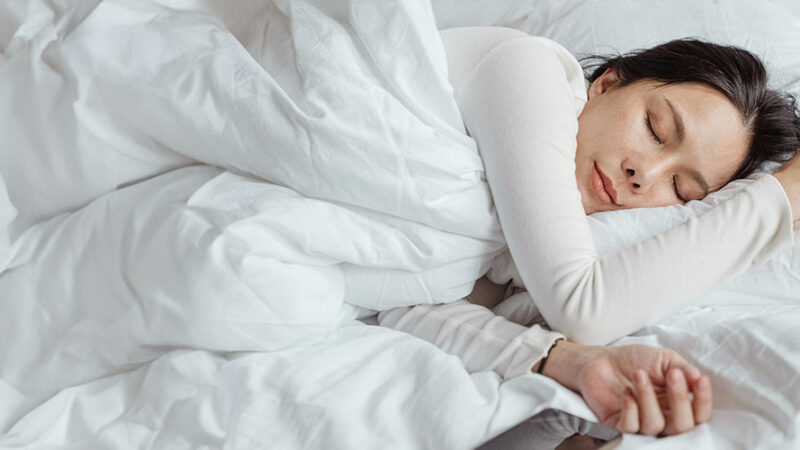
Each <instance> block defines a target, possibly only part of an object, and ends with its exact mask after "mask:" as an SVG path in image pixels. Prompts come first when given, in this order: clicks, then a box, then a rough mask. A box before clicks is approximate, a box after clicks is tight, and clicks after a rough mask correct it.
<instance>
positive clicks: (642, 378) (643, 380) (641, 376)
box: [636, 371, 647, 386]
mask: <svg viewBox="0 0 800 450" xmlns="http://www.w3.org/2000/svg"><path fill="white" fill-rule="evenodd" d="M636 382H637V383H639V384H641V385H642V386H645V385H647V375H645V373H644V372H641V371H639V372H636Z"/></svg>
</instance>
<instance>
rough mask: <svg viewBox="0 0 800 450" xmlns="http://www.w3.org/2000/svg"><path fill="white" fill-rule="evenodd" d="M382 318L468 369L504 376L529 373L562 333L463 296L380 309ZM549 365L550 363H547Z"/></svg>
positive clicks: (389, 325) (383, 321)
mask: <svg viewBox="0 0 800 450" xmlns="http://www.w3.org/2000/svg"><path fill="white" fill-rule="evenodd" d="M378 323H379V324H380V325H382V326H388V327H391V328H394V329H396V330H400V331H403V332H406V333H409V334H412V335H414V336H417V337H419V338H421V339H424V340H426V341H428V342H431V343H433V344H434V345H436V346H437V347H439V348H440V349H442V350H443V351H445V352H447V353H450V354H453V355H456V356H458V357H459V358H460V359H461V360H462V362H463V363H464V366H465V368H466V369H467V371H469V372H470V373H474V372H480V371H484V370H493V371H495V372H497V373H498V374H499V375H500V376H501V377H503V378H504V379H510V378H514V377H517V376H520V375H524V374H527V373H530V372H531V371H532V370H534V369H535V367H536V364H537V363H538V362H539V361H540V360H541V358H542V357H544V356H545V355H546V354H547V352H548V350H549V349H550V348H551V347H552V344H553V342H555V341H556V339H563V338H564V335H562V334H561V333H557V332H553V331H549V330H546V329H544V328H542V327H539V326H538V325H534V326H533V327H525V326H522V325H519V324H517V323H514V322H511V321H509V320H507V319H505V318H504V317H501V316H497V315H495V314H494V313H493V312H492V311H491V310H489V309H487V308H485V307H482V306H479V305H473V304H471V303H469V302H467V301H465V300H458V301H456V302H452V303H445V304H440V305H418V306H415V307H413V308H412V307H403V308H394V309H392V310H388V311H384V312H381V313H380V314H379V315H378ZM545 367H546V366H545Z"/></svg>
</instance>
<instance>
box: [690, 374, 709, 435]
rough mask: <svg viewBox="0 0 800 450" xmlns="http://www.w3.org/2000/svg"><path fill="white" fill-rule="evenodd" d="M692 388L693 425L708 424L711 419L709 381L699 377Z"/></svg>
mask: <svg viewBox="0 0 800 450" xmlns="http://www.w3.org/2000/svg"><path fill="white" fill-rule="evenodd" d="M692 386H693V387H692V394H693V395H694V399H693V400H692V411H694V423H695V424H701V423H704V422H708V421H709V419H711V398H712V395H711V380H709V379H708V377H700V378H699V379H698V380H697V381H696V382H695V383H694V384H693V385H692Z"/></svg>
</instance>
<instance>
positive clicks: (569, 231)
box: [379, 27, 793, 378]
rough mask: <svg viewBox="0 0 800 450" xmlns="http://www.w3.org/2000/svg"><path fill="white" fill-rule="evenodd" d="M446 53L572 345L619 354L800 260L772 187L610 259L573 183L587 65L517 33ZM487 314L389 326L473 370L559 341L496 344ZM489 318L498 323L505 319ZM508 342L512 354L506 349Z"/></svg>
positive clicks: (407, 318)
mask: <svg viewBox="0 0 800 450" xmlns="http://www.w3.org/2000/svg"><path fill="white" fill-rule="evenodd" d="M442 39H443V42H444V46H445V51H446V54H447V62H448V69H449V71H450V81H451V84H452V85H453V89H454V95H455V99H456V102H457V104H458V106H459V109H460V110H461V114H462V118H463V120H464V123H465V126H466V128H467V130H468V132H469V133H470V135H471V136H472V137H473V138H474V139H475V141H476V143H477V145H478V149H479V151H480V154H481V157H482V159H483V163H484V166H485V170H486V178H487V181H488V183H489V188H490V189H491V192H492V197H493V199H494V202H495V207H496V211H497V215H498V218H499V220H500V224H501V227H502V229H503V233H504V235H505V238H506V242H507V244H508V248H509V251H510V253H511V257H512V259H513V261H514V263H515V265H516V268H517V270H518V271H519V276H520V277H521V278H522V281H523V283H524V285H525V287H526V288H527V291H528V293H529V294H530V298H531V299H532V301H533V302H535V306H536V307H537V308H538V310H539V312H540V313H541V315H542V316H543V317H544V319H545V320H546V321H547V323H548V324H549V325H550V327H552V328H553V329H554V330H557V331H559V332H560V333H563V335H564V336H566V337H567V338H568V339H569V340H571V341H575V342H578V343H584V344H607V343H608V342H611V341H613V340H614V339H617V338H619V337H621V336H624V335H626V334H629V333H631V332H633V331H635V330H637V329H640V328H642V327H644V326H646V325H647V324H649V323H652V322H654V321H656V320H658V319H660V318H663V317H665V316H667V315H669V314H671V313H674V312H676V311H678V310H680V309H681V308H683V307H685V306H688V305H689V304H691V303H692V301H693V300H695V299H696V298H698V297H699V296H700V295H701V294H703V293H704V292H707V291H709V290H711V289H713V288H714V287H716V286H718V285H720V284H722V283H723V282H725V281H726V280H728V279H730V278H732V277H734V276H736V275H737V274H739V273H741V272H743V271H744V270H745V269H746V268H747V267H749V266H750V265H752V264H754V263H761V262H763V261H766V260H767V259H769V258H770V257H771V256H773V255H775V254H776V253H778V252H780V251H781V250H784V249H786V248H790V247H792V246H793V235H792V212H791V205H790V203H789V200H788V198H787V196H786V193H785V192H784V190H783V188H782V186H781V185H780V183H779V182H778V181H777V179H775V178H774V177H773V176H770V175H766V176H763V177H762V178H760V179H759V180H758V181H756V182H754V183H752V184H750V185H749V186H748V187H747V188H745V189H743V190H742V191H740V192H739V193H737V194H736V195H734V196H733V197H732V198H730V199H729V200H728V201H726V202H724V203H722V204H720V205H718V206H717V207H715V208H713V209H712V210H710V211H708V212H707V213H705V214H702V215H700V216H697V217H693V218H690V219H689V220H688V221H687V222H685V223H683V224H681V225H679V226H677V227H675V228H673V229H671V230H668V231H666V232H664V233H661V234H658V235H655V236H653V237H652V238H649V239H647V240H645V241H642V242H640V243H638V244H636V245H634V246H631V247H628V248H625V249H623V250H621V251H619V252H617V253H614V254H609V255H605V256H602V257H601V256H599V255H598V253H597V250H596V248H595V246H594V242H593V240H592V235H591V232H590V229H589V224H588V221H587V220H586V216H585V212H584V209H583V205H582V203H581V197H580V192H579V191H578V187H577V181H576V179H575V152H576V148H577V144H576V135H577V130H578V120H577V119H578V115H579V114H580V111H581V109H582V107H583V104H584V103H585V102H586V84H585V81H584V77H583V71H582V69H581V67H580V64H579V63H578V61H577V60H575V58H574V57H573V56H572V55H571V54H570V53H569V52H568V51H567V50H566V49H564V48H563V47H561V46H560V45H558V44H556V43H555V42H553V41H550V40H548V39H545V38H540V37H533V36H530V35H527V34H526V33H524V32H521V31H517V30H512V29H507V28H497V27H468V28H457V29H451V30H445V31H443V32H442ZM479 308H481V307H479ZM477 311H478V310H476V309H475V308H473V307H472V306H470V305H468V304H466V302H464V301H462V300H460V301H458V302H455V303H453V304H449V305H436V306H417V307H414V308H397V309H396V310H393V312H391V313H389V312H384V313H383V314H381V315H380V316H379V323H381V324H382V325H387V326H392V327H394V328H398V329H401V330H404V331H408V332H411V333H413V334H416V335H418V336H420V337H422V338H424V339H427V340H429V341H432V342H434V343H437V344H439V345H440V343H442V342H449V345H448V348H446V350H448V351H450V352H451V353H455V354H458V355H459V356H461V357H462V359H464V361H465V363H466V364H467V366H468V368H473V369H475V370H481V369H489V368H496V367H504V368H505V367H508V366H509V364H506V363H505V362H504V361H497V358H495V356H497V355H498V354H497V350H496V349H498V348H501V347H502V348H503V352H505V353H504V354H506V355H513V357H514V358H515V361H522V360H524V358H525V357H524V356H523V353H525V354H527V357H528V358H529V360H530V361H532V362H531V364H530V366H533V365H534V364H535V363H536V361H538V359H539V358H541V356H542V355H543V354H544V353H545V352H546V351H547V349H548V348H549V347H550V344H551V343H552V342H553V341H554V340H555V339H557V338H558V337H560V336H561V335H560V334H558V333H555V334H554V333H553V332H549V331H547V330H544V329H542V328H538V327H532V328H530V329H528V328H526V327H522V326H519V325H516V324H513V323H507V324H506V325H503V326H499V325H496V324H494V323H493V325H492V327H490V328H491V330H488V329H487V326H485V325H479V323H483V322H480V320H478V319H476V316H478V315H479V314H478V312H477ZM480 311H481V314H484V315H486V317H487V318H486V319H481V320H484V321H485V323H490V322H491V320H490V317H493V313H492V312H491V311H490V310H488V309H486V308H482V309H481V310H480ZM498 319H499V320H501V321H502V320H504V319H502V318H498ZM476 324H478V325H476ZM499 328H503V330H504V331H503V333H502V336H505V337H509V338H510V339H508V340H507V342H508V346H511V347H512V349H511V350H509V349H508V348H505V347H503V346H502V345H499V344H497V343H496V342H494V340H496V338H498V337H497V336H494V335H492V333H493V331H492V330H496V329H499ZM512 328H513V330H516V331H515V332H516V335H515V334H514V333H515V332H512ZM466 330H471V331H466ZM523 334H524V335H525V337H524V338H522V339H518V336H520V335H523ZM512 335H513V336H512ZM505 337H501V338H499V339H505ZM515 339H516V340H515ZM488 341H493V343H491V344H489V343H488ZM521 342H528V343H532V342H535V343H536V345H538V347H536V346H529V347H530V348H528V349H525V348H523V347H524V346H521V344H520V343H521ZM440 346H441V345H440ZM534 347H535V348H534ZM480 348H485V351H486V352H494V353H491V355H488V356H487V355H484V356H482V357H481V358H482V359H481V361H490V362H492V364H493V366H491V367H490V366H483V367H479V366H481V364H478V363H477V362H476V361H475V360H473V359H472V358H475V357H474V356H473V355H474V354H476V353H481V350H479V349H480ZM517 350H518V352H516V351H517ZM492 355H493V356H492ZM523 365H524V364H523ZM498 372H500V373H501V375H504V376H506V378H508V375H509V374H510V373H504V372H502V371H500V370H498ZM512 372H513V374H516V373H518V372H519V371H512Z"/></svg>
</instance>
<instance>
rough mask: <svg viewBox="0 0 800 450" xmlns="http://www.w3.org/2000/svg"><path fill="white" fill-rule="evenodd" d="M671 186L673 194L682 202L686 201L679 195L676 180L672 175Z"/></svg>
mask: <svg viewBox="0 0 800 450" xmlns="http://www.w3.org/2000/svg"><path fill="white" fill-rule="evenodd" d="M672 188H673V189H675V196H676V197H678V200H680V201H682V202H683V203H686V200H685V199H684V198H683V197H681V194H680V192H678V182H677V181H676V180H675V177H674V176H673V177H672Z"/></svg>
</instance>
